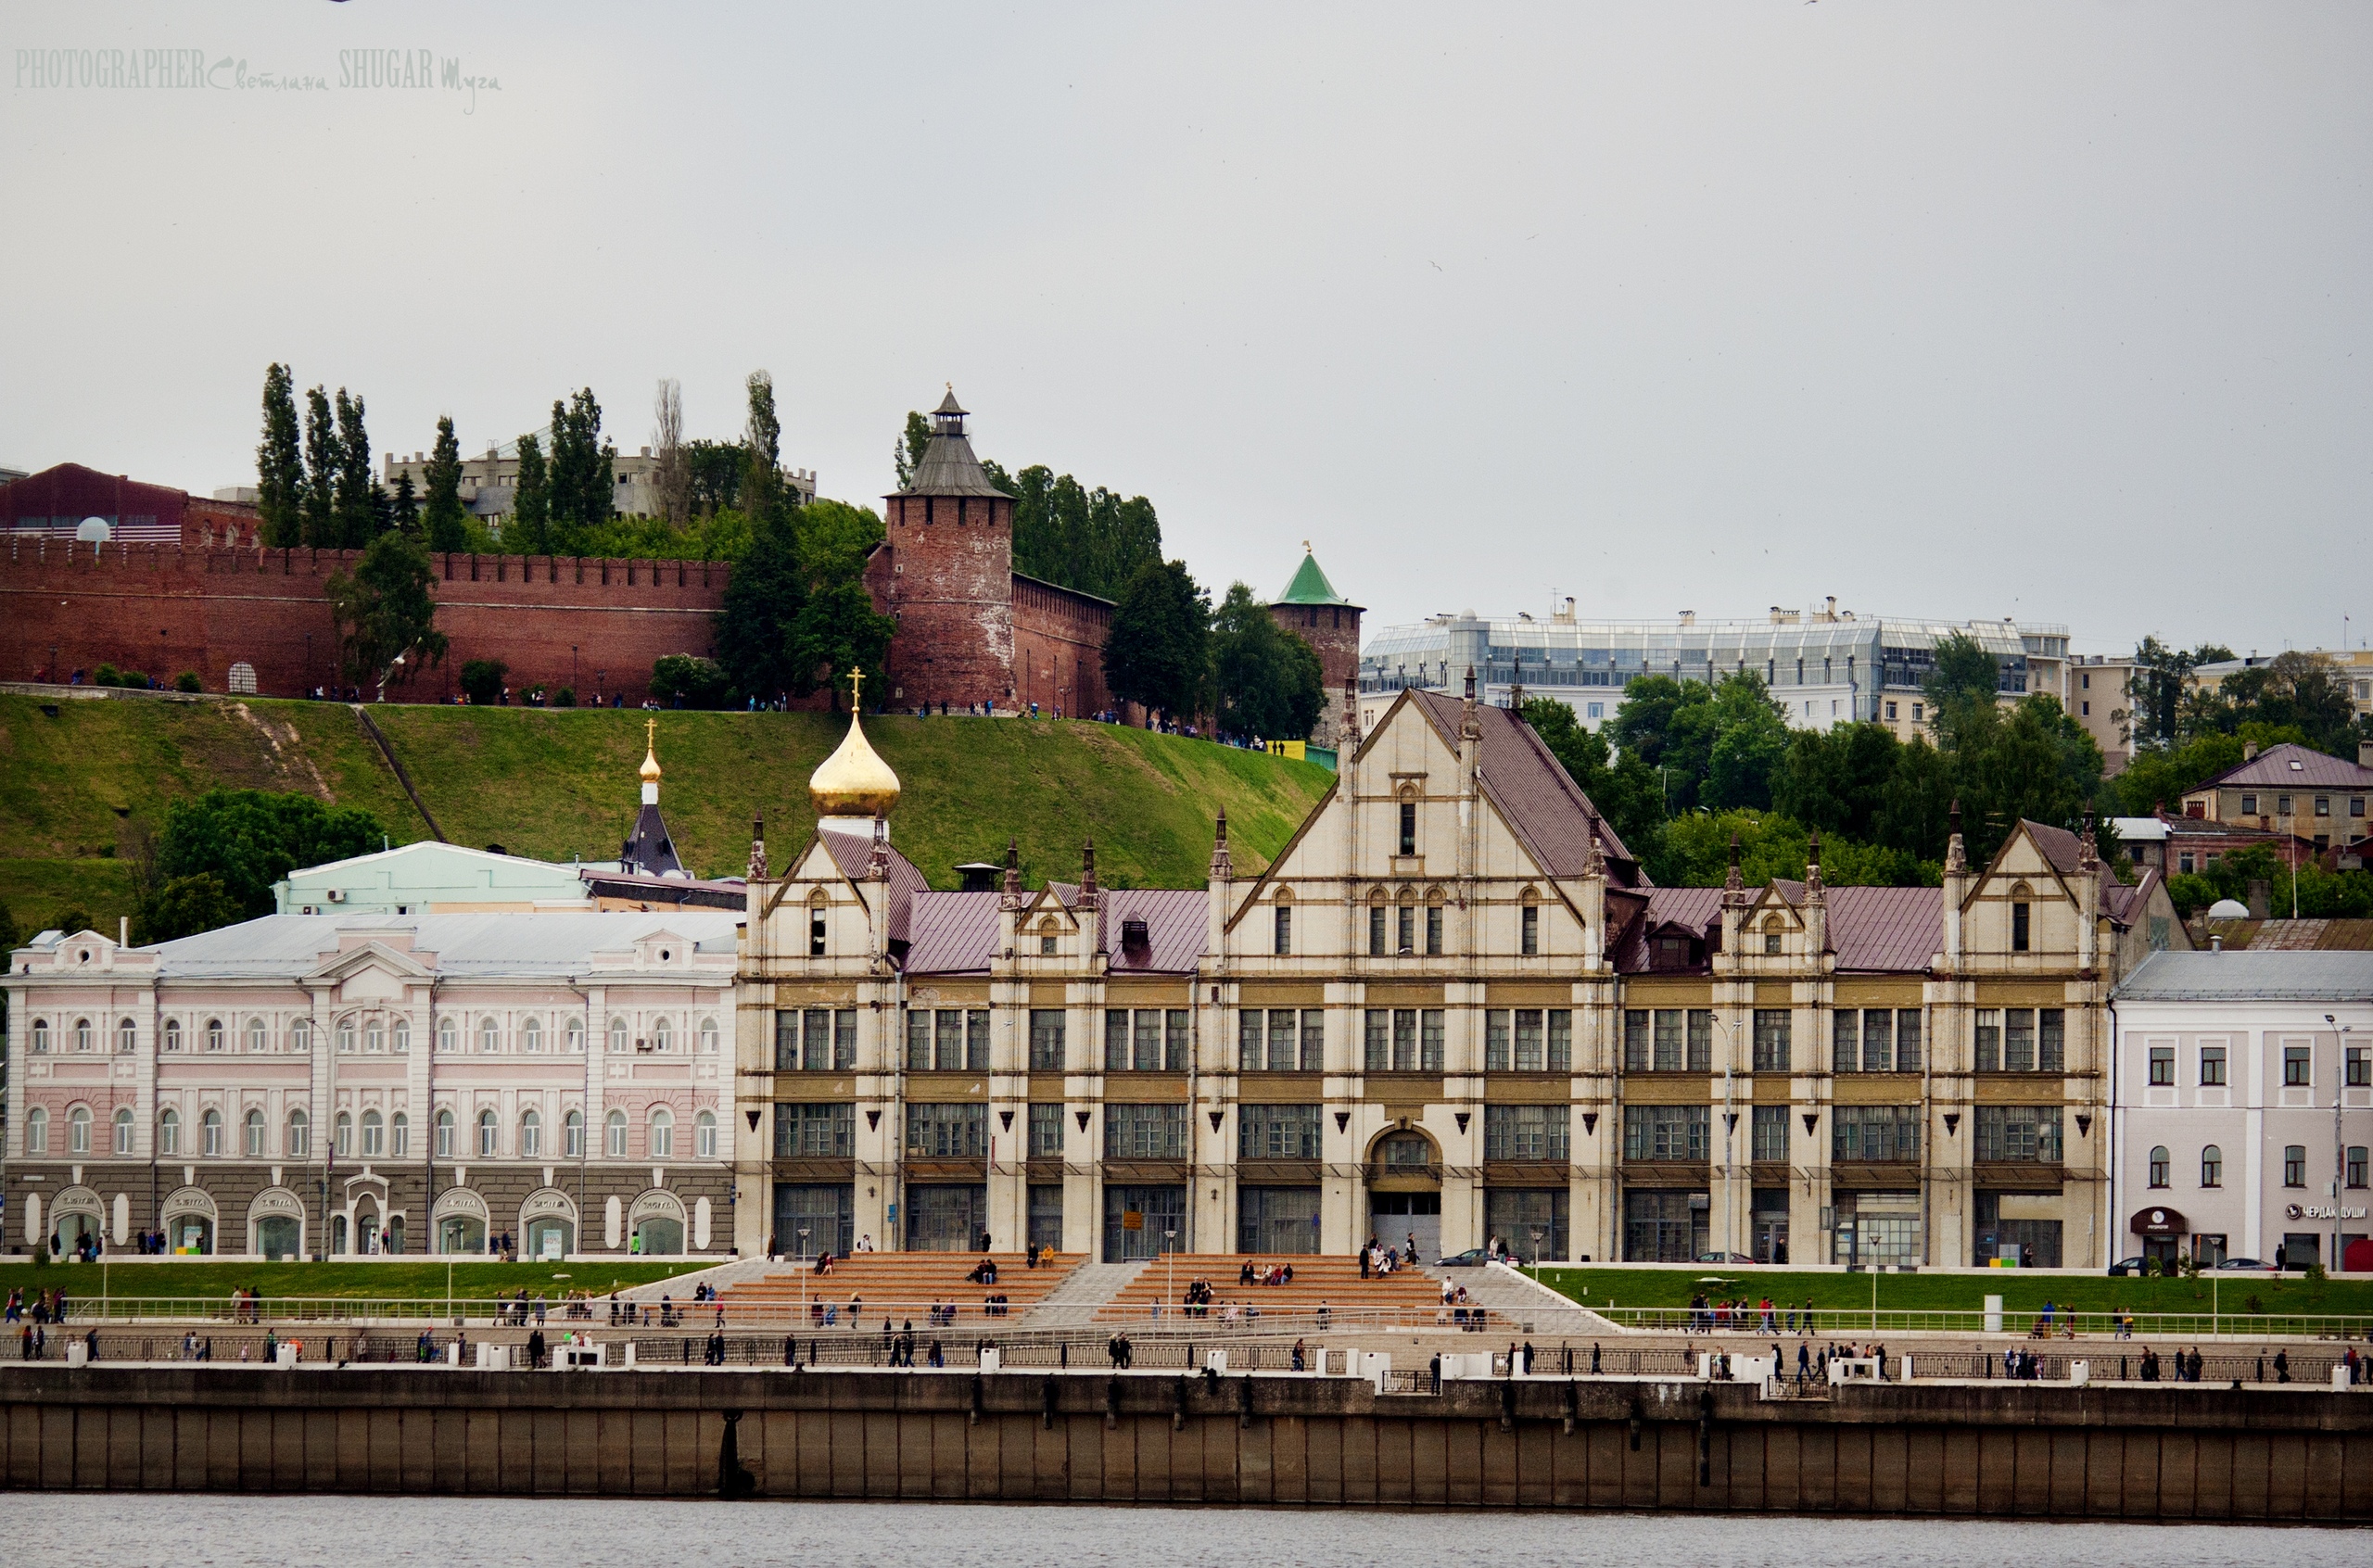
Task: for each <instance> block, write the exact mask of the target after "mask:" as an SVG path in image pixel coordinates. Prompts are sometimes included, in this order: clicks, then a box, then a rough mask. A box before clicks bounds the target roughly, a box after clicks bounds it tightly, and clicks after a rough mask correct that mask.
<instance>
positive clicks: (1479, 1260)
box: [1434, 1246, 1491, 1269]
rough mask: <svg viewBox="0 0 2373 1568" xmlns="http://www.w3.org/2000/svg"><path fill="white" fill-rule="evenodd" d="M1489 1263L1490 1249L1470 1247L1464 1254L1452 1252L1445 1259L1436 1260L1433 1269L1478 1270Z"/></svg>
mask: <svg viewBox="0 0 2373 1568" xmlns="http://www.w3.org/2000/svg"><path fill="white" fill-rule="evenodd" d="M1490 1261H1491V1248H1489V1247H1483V1246H1470V1247H1468V1248H1467V1249H1466V1251H1465V1252H1453V1253H1452V1254H1451V1255H1450V1256H1449V1257H1447V1258H1436V1259H1435V1260H1434V1267H1435V1268H1437V1269H1480V1268H1481V1267H1483V1265H1484V1264H1486V1263H1489V1262H1490Z"/></svg>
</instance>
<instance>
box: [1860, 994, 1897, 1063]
mask: <svg viewBox="0 0 2373 1568" xmlns="http://www.w3.org/2000/svg"><path fill="white" fill-rule="evenodd" d="M1862 1070H1863V1071H1864V1072H1893V1071H1895V1070H1896V1065H1895V1011H1894V1009H1892V1008H1889V1007H1866V1008H1864V1009H1863V1010H1862Z"/></svg>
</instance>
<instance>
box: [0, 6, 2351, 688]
mask: <svg viewBox="0 0 2373 1568" xmlns="http://www.w3.org/2000/svg"><path fill="white" fill-rule="evenodd" d="M0 34H5V37H0V65H5V67H6V70H8V72H9V76H8V84H7V87H6V91H5V92H0V159H5V162H0V172H4V173H5V178H4V179H0V190H5V193H6V204H7V205H6V212H7V220H6V239H5V242H0V280H5V284H6V290H5V295H0V297H5V299H6V305H7V310H6V317H7V331H6V344H7V348H6V363H7V367H8V373H6V375H5V376H0V463H4V464H6V465H8V466H12V467H19V468H32V469H39V468H42V467H45V466H47V465H49V464H51V463H55V462H83V463H87V464H90V465H91V466H93V467H96V468H100V469H105V470H110V471H116V472H123V473H129V474H133V475H134V476H136V477H140V478H144V479H150V480H156V481H159V482H163V483H169V484H173V485H179V486H183V487H187V488H189V489H192V490H196V491H200V492H203V491H207V490H210V489H212V488H213V487H216V486H220V485H229V484H251V483H253V474H254V462H253V449H254V447H255V443H256V438H257V425H258V422H259V414H258V398H259V395H260V384H261V381H262V374H263V369H264V366H265V364H266V363H267V362H269V361H271V360H286V361H287V362H289V363H290V364H291V365H292V366H293V368H294V370H295V372H296V374H297V376H298V384H299V385H300V386H310V385H311V384H313V383H315V382H324V383H326V384H328V385H329V386H332V387H336V386H348V387H350V388H352V389H353V390H355V391H357V392H359V393H361V394H362V396H363V397H364V398H366V399H367V400H368V404H369V410H370V416H369V417H370V428H371V431H372V434H373V436H374V441H375V443H376V445H377V446H378V447H379V448H380V449H390V448H392V449H401V450H404V451H411V450H412V449H416V448H425V447H427V446H428V445H429V444H430V441H431V439H432V437H433V434H434V423H435V420H436V417H437V415H438V413H439V412H440V411H446V412H450V413H451V414H452V415H453V416H454V419H455V422H456V424H457V425H458V427H459V430H460V433H461V436H462V438H463V447H464V449H465V450H468V449H474V448H475V449H483V447H484V446H485V444H486V443H487V442H488V441H489V439H491V438H508V437H509V436H513V435H514V434H516V433H517V432H519V431H521V430H525V429H530V428H533V427H535V426H537V425H539V424H542V423H543V422H544V420H545V418H546V416H547V412H548V411H549V409H550V406H551V403H552V398H555V397H556V396H559V395H561V394H562V393H564V392H565V391H566V390H567V389H569V388H571V387H574V386H580V385H590V386H592V387H593V388H594V390H595V391H596V393H597V394H598V396H599V397H600V398H601V400H602V403H603V408H604V410H605V411H606V428H607V429H608V430H609V431H610V432H611V433H613V434H614V436H615V438H616V439H617V441H618V443H619V445H620V447H621V448H622V449H628V450H631V449H633V448H635V447H636V446H638V445H640V444H641V443H643V442H645V441H648V440H649V439H650V425H651V413H650V405H651V398H652V391H653V387H654V382H655V381H656V380H657V379H658V378H659V377H662V376H675V377H678V378H679V379H680V380H681V382H682V384H683V388H684V403H685V411H686V419H687V424H688V426H689V428H690V430H691V432H692V434H695V435H705V436H732V435H733V434H735V433H736V432H737V431H738V430H739V428H740V425H741V422H742V407H741V398H742V391H741V386H742V378H743V376H744V375H746V374H747V373H748V372H749V371H751V370H752V369H754V368H757V367H764V368H766V369H768V371H770V372H771V373H773V375H774V378H775V383H776V386H777V388H778V396H779V398H780V404H781V411H782V423H783V450H784V456H785V459H786V461H787V462H791V463H793V464H795V465H797V466H802V467H813V468H815V469H817V470H818V472H819V474H820V478H821V484H822V488H823V492H824V493H825V494H827V495H831V496H839V497H844V498H847V499H857V500H869V501H870V500H871V499H872V498H876V497H878V496H879V495H880V494H881V493H882V491H884V490H886V489H888V488H889V487H891V483H892V480H891V474H890V452H891V446H892V442H893V439H894V438H895V435H896V433H897V430H898V428H899V425H900V424H901V421H902V420H903V418H904V416H905V414H906V411H907V410H908V409H910V408H926V409H927V408H929V407H930V406H931V405H932V404H933V402H935V401H937V399H938V398H939V396H940V392H941V387H942V384H943V383H945V382H950V381H952V382H953V383H954V384H955V386H956V388H957V391H958V394H959V396H960V397H961V398H963V400H964V402H965V404H966V405H967V406H968V407H969V408H970V409H971V410H972V411H973V420H972V432H973V436H974V443H975V445H976V446H977V447H978V449H980V450H981V451H982V453H983V455H984V456H989V457H994V458H996V459H999V460H1001V461H1003V462H1006V463H1007V464H1008V465H1009V466H1013V467H1018V466H1020V465H1022V464H1024V463H1028V462H1044V463H1047V464H1049V465H1051V466H1053V467H1054V468H1056V469H1057V470H1058V471H1064V470H1068V471H1070V472H1072V473H1073V474H1077V475H1078V476H1079V478H1080V479H1081V480H1082V481H1083V482H1085V483H1087V484H1090V485H1098V484H1100V485H1106V486H1110V487H1114V488H1117V489H1121V490H1123V491H1124V492H1126V493H1131V494H1136V493H1142V494H1145V495H1148V496H1149V497H1151V498H1152V499H1153V500H1154V501H1155V503H1156V505H1157V507H1158V508H1159V510H1160V513H1161V522H1162V530H1163V537H1164V540H1165V542H1166V544H1167V546H1168V548H1169V550H1170V552H1171V553H1173V554H1174V555H1181V556H1183V557H1184V558H1185V559H1186V560H1187V562H1188V563H1190V565H1191V566H1192V567H1193V569H1194V571H1195V573H1196V575H1198V576H1199V577H1200V578H1201V579H1202V580H1204V581H1205V582H1207V583H1210V584H1212V585H1213V586H1214V587H1215V588H1225V585H1226V584H1227V582H1228V581H1230V580H1231V579H1234V578H1237V577H1241V578H1244V579H1246V580H1248V581H1250V583H1252V584H1253V585H1254V587H1255V588H1259V589H1260V590H1262V591H1263V593H1272V592H1275V591H1276V590H1277V589H1279V588H1282V587H1283V585H1284V584H1285V582H1286V580H1287V578H1288V575H1290V574H1291V572H1292V570H1293V568H1294V565H1295V563H1296V562H1297V560H1298V558H1299V552H1300V541H1301V540H1302V539H1304V538H1308V539H1310V540H1312V541H1313V544H1314V545H1315V547H1316V549H1317V550H1318V554H1319V559H1320V561H1321V562H1322V563H1324V564H1325V565H1326V569H1327V571H1328V572H1329V574H1330V575H1332V576H1333V578H1334V580H1335V583H1336V585H1337V586H1338V587H1339V588H1340V589H1341V590H1342V591H1343V592H1344V593H1346V594H1347V595H1349V596H1351V598H1353V599H1356V600H1358V601H1362V602H1364V603H1365V604H1366V605H1368V606H1369V607H1370V616H1369V624H1370V625H1371V626H1380V625H1383V624H1386V623H1389V622H1394V621H1403V620H1411V619H1416V618H1419V617H1422V616H1424V615H1427V614H1429V613H1436V612H1440V611H1445V610H1460V609H1466V608H1473V609H1476V610H1479V611H1483V612H1486V613H1490V612H1499V613H1510V612H1513V611H1515V610H1516V609H1520V608H1529V609H1531V610H1533V611H1534V613H1542V611H1543V610H1544V609H1545V607H1546V606H1547V605H1548V604H1549V603H1550V601H1551V598H1552V596H1553V595H1566V594H1571V595H1573V596H1575V597H1576V598H1577V599H1578V600H1579V601H1580V604H1581V607H1582V611H1583V613H1584V614H1585V615H1595V616H1608V617H1616V618H1638V617H1651V616H1659V615H1665V614H1669V613H1671V612H1672V611H1675V610H1679V609H1683V608H1687V609H1694V610H1696V611H1698V612H1699V613H1701V614H1702V615H1705V616H1708V617H1711V616H1718V615H1719V616H1729V615H1740V614H1746V615H1755V614H1760V613H1762V612H1763V610H1764V609H1765V607H1766V606H1768V605H1770V604H1771V603H1773V602H1774V601H1778V602H1782V603H1787V604H1796V605H1801V604H1805V603H1808V602H1812V601H1817V600H1818V599H1819V598H1820V597H1821V596H1822V595H1825V594H1835V595H1837V596H1838V597H1839V599H1840V601H1841V602H1842V603H1843V604H1844V605H1845V606H1846V607H1847V608H1852V609H1857V610H1860V611H1864V612H1867V613H1894V614H1928V615H1941V616H1948V617H1950V618H1954V619H1961V618H1964V617H1972V616H1989V617H1999V616H2002V615H2016V616H2018V617H2020V618H2021V619H2031V620H2054V621H2062V622H2065V623H2067V624H2069V625H2070V626H2071V627H2072V628H2073V629H2074V631H2075V636H2076V639H2077V646H2078V647H2079V648H2080V649H2083V650H2087V651H2117V650H2123V649H2130V648H2131V647H2132V646H2133V644H2134V642H2135V640H2136V639H2138V638H2139V637H2140V636H2141V635H2143V634H2144V633H2146V632H2156V633H2158V634H2159V635H2161V636H2162V637H2164V638H2167V639H2174V640H2177V641H2182V642H2187V643H2189V642H2196V641H2198V640H2201V639H2217V640H2222V641H2226V642H2228V643H2230V644H2232V645H2233V646H2234V647H2236V648H2237V649H2243V650H2246V649H2250V648H2256V649H2261V650H2264V651H2273V650H2275V649H2278V648H2281V647H2284V646H2330V645H2333V644H2334V643H2336V642H2337V640H2338V639H2339V638H2340V636H2341V617H2342V615H2343V614H2349V615H2352V616H2354V620H2353V621H2352V623H2351V626H2352V632H2351V639H2352V641H2355V640H2358V639H2363V638H2364V637H2365V636H2366V635H2367V633H2373V602H2368V596H2367V594H2366V592H2365V585H2366V584H2367V582H2369V581H2373V551H2368V550H2367V544H2368V542H2373V526H2368V513H2367V493H2368V492H2367V479H2368V466H2373V267H2368V262H2373V191H2368V189H2367V183H2368V179H2367V175H2368V170H2373V80H2369V79H2368V78H2373V70H2369V69H2368V67H2369V66H2373V6H2366V5H2362V4H2352V5H2334V6H2305V5H2297V6H2291V5H2278V4H2257V5H2247V6H2234V5H2224V6H2178V5H2164V4H2150V5H2142V4H2135V5H2107V4H2100V5H2073V4H2056V5H2048V6H2011V5H1999V4H1988V5H1982V6H1981V5H1962V6H1953V5H1941V4H1916V5H1915V4H1897V5H1888V6H1878V5H1872V4H1868V3H1864V0H1820V3H1819V4H1801V3H1797V0H1758V3H1754V4H1734V5H1708V4H1692V5H1686V6H1681V5H1670V4H1656V5H1639V6H1578V5H1570V4H1569V5H1561V6H1548V7H1542V8H1538V9H1534V8H1523V7H1517V6H1442V5H1439V4H1437V5H1430V6H1406V7H1393V6H1380V5H1376V4H1362V5H1357V6H1340V7H1322V6H1297V5H1277V4H1274V3H1272V4H1266V5H1261V6H1248V7H1244V8H1240V9H1230V8H1223V7H1219V6H1199V7H1188V6H1175V7H1161V6H1152V5H1144V4H1117V5H1105V6H1051V5H1050V6H995V5H982V4H971V5H952V6H939V5H933V4H920V3H913V0H909V3H905V4H901V5H898V6H836V7H830V8H824V7H818V8H805V7H792V6H726V5H701V6H689V5H673V6H652V5H637V6H623V5H622V6H595V5H581V4H569V5H560V4H551V5H534V6H530V5H500V4H483V3H481V4H472V5H467V6H436V5H429V4H403V5H396V4H390V3H387V0H352V3H350V4H343V5H337V4H326V3H322V0H277V3H273V4H257V5H250V6H209V7H197V6H135V5H124V6H106V7H95V6H86V5H73V6H39V5H31V4H26V3H24V0H7V3H6V5H5V6H0ZM364 48H372V49H402V50H414V51H425V53H426V55H427V56H429V57H432V58H433V59H434V60H435V62H436V65H437V70H438V72H439V73H440V74H441V72H442V70H443V69H444V62H445V61H447V60H449V59H450V60H453V61H456V62H457V63H458V69H459V71H460V73H461V74H462V75H463V76H465V77H478V78H487V79H490V81H489V82H488V83H487V84H486V85H483V86H480V87H479V88H477V89H476V91H475V92H471V91H468V90H465V89H461V88H452V89H449V88H445V87H442V86H435V87H428V88H421V89H404V88H394V89H377V90H373V89H369V88H362V87H349V86H344V85H341V78H342V74H343V73H344V72H345V71H346V70H348V69H349V66H348V64H347V63H346V62H345V61H343V60H342V57H341V51H343V50H353V49H364ZM57 49H74V50H92V51H98V50H125V51H146V50H175V49H183V50H195V51H197V58H199V59H201V60H202V62H203V64H204V67H205V70H204V77H205V78H206V80H205V82H204V83H203V84H201V85H199V86H197V87H192V88H160V89H124V88H115V87H100V86H96V85H88V86H86V85H84V84H83V83H82V81H81V80H80V71H81V67H80V66H79V65H77V66H75V67H74V68H73V69H74V71H75V73H76V78H77V79H76V80H74V81H72V82H69V83H68V84H66V85H62V86H49V85H43V84H41V82H42V75H41V72H42V70H43V69H44V60H45V59H48V60H52V61H53V62H54V58H55V57H44V56H40V55H38V54H37V52H39V51H45V50H57ZM134 58H145V57H134ZM217 62H228V63H227V64H223V65H220V66H218V64H217ZM240 62H244V65H245V71H246V75H247V80H248V81H249V82H250V83H252V82H254V81H255V79H256V78H258V77H259V76H266V75H269V76H273V77H277V78H279V79H282V80H284V81H285V80H286V79H306V78H311V79H317V80H318V82H320V83H322V84H324V85H323V86H322V87H321V89H320V90H312V89H311V88H303V89H291V88H286V87H282V86H263V85H253V84H250V85H246V86H242V85H240V84H239V74H240V73H239V63H240ZM876 504H878V503H876Z"/></svg>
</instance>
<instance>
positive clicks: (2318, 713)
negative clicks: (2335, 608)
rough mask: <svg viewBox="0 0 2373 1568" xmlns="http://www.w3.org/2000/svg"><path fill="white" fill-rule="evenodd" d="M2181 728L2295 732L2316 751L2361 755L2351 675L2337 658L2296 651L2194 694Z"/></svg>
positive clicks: (2206, 732)
mask: <svg viewBox="0 0 2373 1568" xmlns="http://www.w3.org/2000/svg"><path fill="white" fill-rule="evenodd" d="M2181 726H2182V731H2183V733H2184V735H2185V736H2187V737H2190V736H2196V735H2210V734H2221V735H2239V734H2243V733H2245V732H2248V731H2250V730H2252V729H2257V730H2270V729H2283V730H2291V731H2294V732H2296V734H2297V735H2299V736H2300V737H2302V738H2303V744H2305V745H2307V746H2310V747H2313V748H2314V749H2315V750H2316V751H2319V752H2330V753H2332V754H2333V755H2335V756H2347V757H2354V755H2355V752H2356V740H2357V737H2358V734H2359V727H2358V725H2357V723H2356V706H2355V703H2354V701H2353V700H2352V698H2351V695H2350V692H2349V682H2348V677H2347V676H2346V675H2345V674H2343V673H2342V671H2341V667H2340V666H2339V665H2338V664H2334V663H2333V662H2332V661H2331V660H2329V659H2327V658H2325V657H2323V656H2322V655H2320V654H2316V653H2308V652H2303V651H2299V650H2296V649H2292V650H2290V651H2285V652H2281V653H2278V654H2276V655H2275V656H2274V657H2273V658H2272V659H2270V660H2268V661H2266V662H2265V664H2256V665H2252V666H2251V667H2250V668H2248V669H2245V670H2236V671H2234V672H2233V673H2232V674H2231V675H2228V676H2227V677H2225V679H2224V680H2223V681H2222V682H2221V683H2219V684H2218V685H2217V686H2215V687H2214V688H2213V689H2204V690H2202V691H2198V692H2194V693H2191V694H2189V695H2188V696H2187V697H2186V698H2185V700H2184V702H2183V706H2182V720H2181Z"/></svg>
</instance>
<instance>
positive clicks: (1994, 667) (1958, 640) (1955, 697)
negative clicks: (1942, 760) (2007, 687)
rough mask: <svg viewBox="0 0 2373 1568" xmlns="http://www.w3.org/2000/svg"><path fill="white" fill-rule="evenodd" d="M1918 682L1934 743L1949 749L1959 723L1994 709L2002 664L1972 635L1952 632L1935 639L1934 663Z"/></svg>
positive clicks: (1979, 717)
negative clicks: (1926, 674)
mask: <svg viewBox="0 0 2373 1568" xmlns="http://www.w3.org/2000/svg"><path fill="white" fill-rule="evenodd" d="M1920 684H1921V689H1922V691H1923V693H1924V694H1925V695H1926V697H1927V699H1928V727H1929V729H1930V730H1931V731H1933V732H1934V733H1935V736H1936V743H1937V744H1938V745H1940V746H1942V747H1944V748H1945V749H1946V750H1948V751H1951V750H1954V749H1956V747H1957V745H1958V740H1957V735H1956V731H1957V730H1958V728H1959V727H1961V726H1964V725H1967V724H1970V723H1973V722H1980V721H1981V718H1982V715H1984V714H1991V713H1993V712H1994V711H1995V707H1996V699H1997V698H1998V697H1999V695H2000V693H2001V689H2002V665H2001V663H2000V661H1999V660H1998V659H1996V658H1995V656H1994V655H1993V654H1992V653H1990V652H1988V651H1986V646H1985V645H1984V644H1983V643H1981V642H1979V641H1978V640H1977V639H1975V638H1973V637H1971V636H1969V635H1968V634H1967V633H1966V632H1955V633H1953V634H1952V635H1951V636H1949V637H1946V638H1943V639H1939V640H1938V641H1937V643H1936V648H1935V664H1934V665H1933V666H1931V668H1930V669H1929V672H1928V677H1927V678H1926V679H1925V680H1923V681H1922V682H1921V683H1920Z"/></svg>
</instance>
